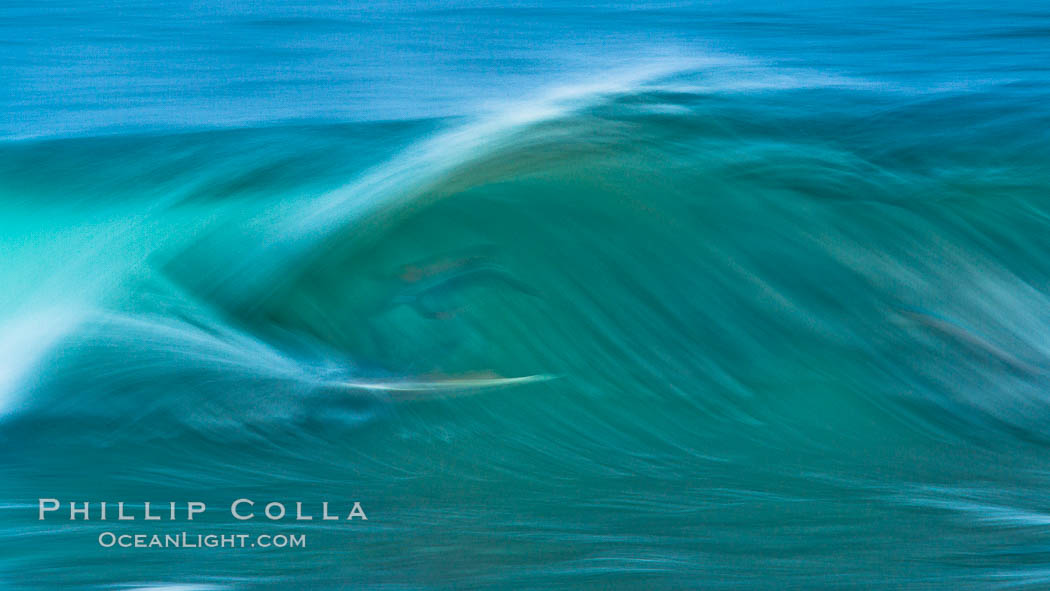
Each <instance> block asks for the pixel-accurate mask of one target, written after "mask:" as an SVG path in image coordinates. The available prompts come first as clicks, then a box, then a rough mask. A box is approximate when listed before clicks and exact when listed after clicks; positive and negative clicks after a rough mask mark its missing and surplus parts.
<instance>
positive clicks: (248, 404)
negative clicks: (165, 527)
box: [0, 64, 1050, 589]
mask: <svg viewBox="0 0 1050 591" xmlns="http://www.w3.org/2000/svg"><path fill="white" fill-rule="evenodd" d="M729 67H730V66H729V65H727V64H722V65H720V66H719V67H718V68H715V69H712V66H710V65H708V66H704V67H699V68H697V67H685V68H684V69H683V68H681V66H680V65H679V66H676V68H671V69H667V68H664V69H662V70H661V71H659V72H657V73H651V72H650V73H646V74H645V75H641V76H633V77H627V78H625V79H623V80H621V81H618V82H616V83H615V84H608V85H603V86H599V87H594V88H590V89H588V90H587V91H586V92H576V93H562V94H559V95H552V96H551V97H550V98H548V99H544V100H541V101H537V102H535V103H532V104H531V109H530V110H529V111H528V112H529V113H530V115H529V116H526V117H520V116H519V117H515V118H510V119H508V118H506V117H493V118H487V119H483V120H480V121H476V120H475V121H464V120H463V119H461V118H453V119H426V120H417V121H402V122H391V123H347V124H326V125H284V126H272V127H260V128H255V129H243V130H214V131H202V132H195V133H179V134H160V133H158V134H149V135H146V134H143V135H126V136H102V137H94V138H69V139H54V140H38V141H32V142H28V141H22V142H14V143H9V144H7V145H4V146H2V147H0V166H2V167H3V175H4V176H3V178H4V179H5V184H4V186H3V187H0V191H2V192H3V195H4V201H3V203H4V205H3V208H4V214H3V216H2V217H0V219H3V220H4V221H3V222H0V224H4V226H5V232H4V233H3V240H4V242H5V243H4V247H5V250H8V252H11V253H13V255H12V256H11V257H9V260H15V261H18V263H17V264H13V265H9V266H5V267H4V268H2V271H0V273H2V279H3V281H4V282H5V284H7V285H10V286H13V288H12V289H9V290H8V291H7V293H6V294H5V295H4V296H2V297H3V298H5V299H0V303H3V305H4V308H5V310H6V311H7V312H6V313H5V314H4V315H3V316H0V321H2V322H3V323H4V324H3V326H4V332H3V338H2V339H0V351H5V352H9V353H10V355H9V356H7V358H6V359H5V361H4V362H3V363H4V365H3V366H2V368H0V387H3V391H2V392H0V401H2V402H0V404H2V405H3V406H2V413H3V415H2V418H0V441H2V442H3V446H2V447H0V461H2V463H3V464H2V465H3V470H4V473H5V474H6V475H8V476H9V480H8V484H6V485H5V488H4V495H5V497H7V498H8V499H11V500H12V501H13V502H30V501H31V500H32V499H34V498H35V496H36V494H37V493H36V492H35V491H37V490H39V489H40V487H41V486H43V485H44V483H46V482H47V481H48V478H46V477H45V476H44V475H45V474H54V473H56V472H59V473H63V474H79V473H80V471H79V470H78V468H77V467H78V466H82V465H85V464H87V465H90V466H92V474H91V475H88V474H84V476H83V477H82V478H81V477H76V478H73V479H71V480H73V481H74V482H75V483H76V484H77V488H76V489H75V491H74V489H70V491H69V492H70V493H72V492H76V493H77V494H79V495H80V496H84V495H85V494H87V492H91V493H93V494H94V495H95V496H101V495H105V494H107V493H111V492H114V491H121V492H120V493H119V494H120V495H121V496H123V497H127V496H128V494H129V493H128V492H127V491H128V490H129V489H131V490H140V491H144V492H143V493H142V494H146V495H148V494H149V493H148V492H145V491H149V490H151V487H153V488H156V487H157V486H164V487H167V488H169V489H173V490H182V489H184V490H186V491H187V493H189V492H191V491H195V494H198V495H199V494H200V490H201V489H202V488H203V487H207V489H208V490H213V491H215V492H214V493H208V495H213V496H215V498H216V499H225V496H223V494H224V492H225V491H229V490H239V491H241V490H244V489H249V490H251V491H253V492H255V493H262V494H267V495H271V496H274V495H276V496H280V495H285V496H289V495H295V494H300V493H299V492H297V491H301V490H302V489H303V488H304V487H310V488H314V489H316V488H325V487H328V488H329V490H330V489H331V488H333V487H342V490H344V491H345V493H346V494H347V495H353V496H354V498H360V497H365V498H374V499H376V503H375V504H376V505H379V504H381V505H382V506H383V507H382V509H381V510H379V511H378V514H381V515H382V518H381V519H379V520H378V521H380V522H381V525H379V526H375V527H374V528H372V529H365V530H356V531H360V532H361V533H359V534H355V535H360V536H361V537H362V539H363V541H362V542H361V544H360V546H359V547H358V549H357V554H356V558H355V559H354V560H352V561H346V560H343V559H342V558H341V557H340V555H339V554H338V553H333V552H331V549H330V548H327V549H326V548H324V547H323V542H320V541H319V542H318V547H317V549H315V550H309V551H307V552H299V553H295V554H294V555H288V554H282V555H278V556H275V557H274V558H273V563H272V564H271V565H269V566H268V567H267V569H266V570H267V572H266V573H263V574H260V575H259V576H258V578H257V579H255V578H251V579H249V580H248V583H247V584H250V585H257V586H266V585H275V586H286V585H287V584H288V583H289V581H296V582H297V584H300V583H302V581H312V582H311V583H310V585H311V587H312V588H325V587H326V586H333V587H334V586H336V581H337V580H358V581H369V582H371V583H374V584H376V585H380V584H400V585H409V586H414V587H415V586H426V585H433V586H434V588H440V587H444V586H447V585H454V584H457V582H463V581H481V583H482V584H485V585H488V584H491V585H493V586H504V587H508V588H509V587H514V588H521V587H545V586H547V585H549V584H552V583H553V582H555V581H557V582H558V584H559V585H561V584H566V581H568V584H569V585H570V586H572V587H574V588H589V587H595V588H599V587H603V585H605V584H606V583H607V582H609V581H614V582H615V583H616V584H617V585H624V586H632V585H634V586H639V587H645V588H662V587H667V588H671V587H675V586H676V585H678V584H680V583H684V582H689V581H695V580H697V578H698V577H712V576H713V577H716V578H717V579H718V580H720V581H722V583H723V584H725V585H726V586H741V585H744V586H747V587H748V588H752V589H753V588H763V587H769V588H776V587H777V586H778V585H782V584H784V583H785V582H787V583H793V584H802V585H805V586H807V587H808V588H819V587H822V586H828V587H836V586H837V585H838V584H839V582H842V581H847V583H843V585H844V586H850V585H855V586H860V587H864V586H869V585H874V584H876V583H882V584H892V582H894V581H896V582H897V583H900V584H909V583H910V584H916V583H917V582H920V581H921V582H922V584H924V585H926V586H927V588H937V587H939V586H945V587H956V586H958V584H959V582H960V581H962V582H965V583H968V584H975V585H977V584H983V583H987V582H989V581H991V580H996V581H1003V580H1006V581H1020V582H1033V581H1037V580H1038V577H1039V574H1038V572H1035V571H1036V570H1037V569H1033V567H1032V566H1031V563H1030V562H1028V561H1027V560H1020V559H1016V556H1018V555H1019V554H1021V553H1036V554H1037V555H1041V553H1043V552H1044V550H1040V548H1042V547H1043V546H1042V545H1040V544H1042V543H1043V542H1045V540H1043V537H1044V536H1043V534H1042V530H1041V529H1038V527H1037V526H1038V525H1039V524H1042V523H1045V519H1046V517H1045V515H1044V513H1043V512H1042V511H1043V507H1042V506H1041V505H1040V502H1039V498H1040V495H1041V493H1042V491H1043V490H1045V489H1046V486H1048V485H1050V482H1048V481H1047V477H1046V476H1045V475H1046V474H1047V473H1048V472H1047V469H1048V468H1050V465H1048V464H1047V461H1046V459H1045V457H1046V454H1045V449H1046V445H1047V443H1048V442H1047V436H1046V434H1045V425H1046V424H1047V420H1048V419H1050V399H1048V398H1047V395H1046V392H1047V387H1048V385H1050V340H1048V338H1047V335H1050V301H1048V298H1050V296H1047V293H1046V285H1047V281H1048V280H1050V261H1047V260H1046V258H1045V257H1042V256H1040V253H1042V252H1046V251H1047V250H1048V248H1050V231H1048V230H1050V217H1048V215H1047V214H1048V213H1050V204H1048V203H1047V200H1046V196H1047V195H1050V176H1048V175H1047V167H1046V163H1047V162H1050V146H1048V145H1047V144H1046V142H1045V139H1046V138H1045V135H1044V132H1043V130H1045V129H1046V126H1047V124H1048V123H1050V120H1048V117H1047V112H1046V109H1045V107H1039V106H1038V105H1039V101H1036V100H1034V99H1033V98H1032V96H1031V94H1030V92H1028V90H1027V89H1025V90H1023V91H1022V90H1019V89H1011V88H1010V87H1002V86H995V87H991V88H989V89H988V90H987V91H980V90H976V91H975V90H972V89H971V90H966V91H956V90H945V91H943V92H938V93H920V94H917V93H914V92H911V91H909V90H907V89H904V88H899V87H894V88H887V87H885V86H883V85H872V84H870V83H865V82H863V81H858V80H849V79H832V80H829V79H826V78H820V79H817V78H812V77H807V76H806V75H804V74H805V73H804V72H795V73H793V74H791V73H789V75H784V74H781V75H780V76H779V77H775V78H773V77H771V76H770V75H769V74H768V72H766V73H764V72H762V71H760V70H757V69H753V68H750V67H748V68H744V67H743V66H741V65H740V64H737V66H736V67H738V68H741V73H740V76H739V77H738V78H735V79H734V78H732V77H731V76H728V75H727V74H726V70H725V68H729ZM727 79H733V80H734V83H732V84H730V83H727V82H725V80H727ZM789 82H790V83H789ZM1044 98H1045V97H1044ZM511 112H513V113H521V112H522V110H521V107H520V106H516V107H515V109H514V110H513V111H511ZM1003 112H1010V113H1012V115H1011V116H1010V117H1009V118H1006V119H1004V118H1003V117H1001V113H1003ZM945 113H950V115H951V116H950V117H948V116H945ZM963 121H964V122H966V124H965V125H960V124H959V122H963ZM44 269H46V272H45V271H44ZM56 310H61V313H58V312H56ZM26 318H40V319H42V320H40V321H39V322H38V321H32V322H27V321H26V320H25V319H26ZM43 319H47V322H44V320H43ZM462 394H471V395H470V396H461V395H462ZM99 475H105V476H106V477H105V478H104V479H102V480H99V479H98V476H99ZM52 485H55V484H54V483H52ZM60 486H70V485H67V484H62V485H60ZM85 491H86V492H85ZM61 492H62V491H57V492H55V493H54V494H52V495H50V496H55V495H58V494H59V493H61ZM89 496H91V495H89ZM206 496H207V495H206ZM227 496H228V495H227ZM240 496H243V495H240ZM1004 516H1006V517H1004ZM1010 516H1012V517H1010ZM916 524H917V525H916ZM81 527H82V529H83V530H84V531H92V532H94V531H95V530H94V529H92V528H95V527H96V526H94V525H92V524H84V525H83V526H81ZM10 528H19V529H20V530H21V532H22V534H24V535H30V536H32V535H43V534H44V531H45V530H43V529H42V528H40V527H39V526H37V525H36V524H35V523H16V524H13V525H11V526H10ZM1004 528H1006V529H1007V530H1008V531H1009V532H1011V533H1012V535H1010V536H1007V535H1006V534H1004V533H1003V532H1004ZM1018 532H1021V534H1018ZM9 533H10V531H8V532H5V536H4V537H5V538H7V537H9V536H7V534H9ZM95 533H97V532H95ZM1013 534H1016V535H1013ZM318 535H319V536H324V535H328V536H333V540H335V539H337V538H338V537H337V536H335V534H333V533H332V532H327V533H325V532H318ZM364 538H367V539H364ZM1010 539H1015V540H1016V541H1017V543H1016V545H1015V544H1014V543H1013V542H1007V540H1010ZM1040 540H1043V541H1042V542H1041V541H1040ZM2 543H3V544H10V542H8V541H6V540H5V541H4V542H2ZM333 543H335V542H333ZM394 548H398V550H397V551H395V550H394ZM403 548H408V552H407V553H406V552H404V550H402V549H403ZM843 548H851V549H852V550H851V551H850V552H849V553H848V554H844V553H843V550H842V549H843ZM82 550H83V549H82V548H80V547H78V546H75V544H71V545H70V546H69V547H62V546H57V545H52V546H49V547H48V548H47V549H46V550H41V551H40V552H39V553H38V554H36V555H34V556H31V557H29V558H25V559H23V560H25V561H29V562H34V561H36V562H37V563H44V562H53V561H56V560H61V559H63V558H68V557H71V556H74V555H75V556H78V557H79V558H80V560H81V562H83V561H87V563H89V566H90V564H94V563H95V562H96V561H97V562H98V564H101V561H102V560H103V557H101V556H99V557H97V558H90V557H89V558H84V557H83V552H82ZM405 556H412V557H414V558H411V559H408V560H403V558H404V557H405ZM899 556H909V557H910V560H907V561H897V560H891V557H899ZM140 558H143V560H137V561H136V566H135V569H132V568H131V567H130V566H127V565H124V566H122V565H111V564H107V566H106V569H107V570H106V572H107V577H108V579H107V580H109V581H112V582H132V581H134V574H135V573H136V572H141V568H142V565H143V564H144V563H148V562H149V561H151V560H156V561H158V562H156V565H161V564H164V563H163V560H162V559H163V557H159V556H156V557H154V556H144V557H140ZM438 564H440V565H441V566H440V568H438V566H437V565H438ZM194 565H195V566H194V568H195V570H194V573H192V574H190V573H177V572H172V573H170V574H171V575H172V576H174V577H176V578H177V580H183V581H185V580H190V581H191V582H195V581H196V582H201V583H209V584H216V585H219V586H222V585H227V584H231V585H232V584H239V583H238V581H237V580H236V579H235V578H234V570H232V569H231V567H230V565H229V564H228V563H227V562H224V561H223V560H221V557H219V556H207V557H203V558H200V557H196V558H195V559H194ZM82 566H83V564H81V567H82ZM136 569H137V570H136ZM165 572H167V571H165ZM759 572H766V573H773V574H770V575H769V577H768V578H766V579H760V580H756V579H755V578H754V577H756V576H758V575H757V574H756V573H759ZM237 573H238V574H239V575H243V569H242V570H241V571H237ZM11 576H14V577H15V578H16V580H17V576H16V575H11ZM48 576H49V577H51V578H52V580H53V581H57V582H65V583H70V584H87V583H88V581H89V580H92V579H90V576H89V575H87V574H84V571H83V570H82V569H81V568H79V567H78V568H73V567H69V568H58V567H52V569H51V570H50V571H49V574H48ZM198 578H199V579H200V580H199V581H197V579H198ZM242 582H243V581H242Z"/></svg>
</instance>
